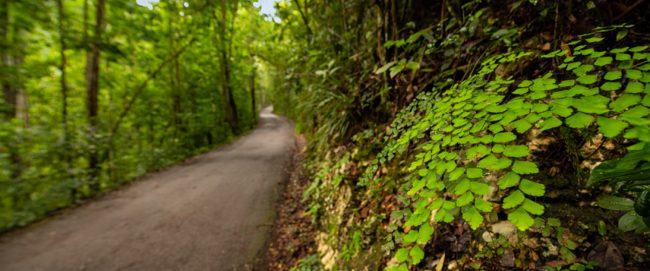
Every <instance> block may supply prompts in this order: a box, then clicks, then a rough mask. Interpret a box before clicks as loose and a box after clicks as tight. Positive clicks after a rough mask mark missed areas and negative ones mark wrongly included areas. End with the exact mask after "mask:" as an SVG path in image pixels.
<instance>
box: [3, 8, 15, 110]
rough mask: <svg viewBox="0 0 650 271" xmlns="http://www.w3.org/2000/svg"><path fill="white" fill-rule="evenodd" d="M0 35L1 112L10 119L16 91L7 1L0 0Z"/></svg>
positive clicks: (13, 108)
mask: <svg viewBox="0 0 650 271" xmlns="http://www.w3.org/2000/svg"><path fill="white" fill-rule="evenodd" d="M0 1H2V2H0V35H2V44H0V50H2V51H0V58H2V59H1V60H0V61H2V64H1V65H2V76H0V80H1V81H2V82H1V84H2V94H3V97H4V101H5V105H4V107H5V108H3V110H2V111H3V113H4V116H5V119H7V120H10V119H13V118H14V117H15V116H16V93H15V90H14V88H13V87H12V79H13V78H14V76H13V74H14V72H13V71H11V70H12V66H13V65H12V54H11V49H10V48H11V47H12V46H11V41H10V35H9V34H10V33H9V1H10V0H0Z"/></svg>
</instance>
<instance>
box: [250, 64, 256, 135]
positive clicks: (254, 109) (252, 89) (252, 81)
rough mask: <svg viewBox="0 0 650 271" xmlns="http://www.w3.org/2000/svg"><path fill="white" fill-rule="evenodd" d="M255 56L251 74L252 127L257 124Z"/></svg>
mask: <svg viewBox="0 0 650 271" xmlns="http://www.w3.org/2000/svg"><path fill="white" fill-rule="evenodd" d="M256 72H257V71H256V68H255V55H253V71H252V73H251V112H252V113H253V125H255V123H256V122H257V104H256V103H255V76H256V74H255V73H256Z"/></svg>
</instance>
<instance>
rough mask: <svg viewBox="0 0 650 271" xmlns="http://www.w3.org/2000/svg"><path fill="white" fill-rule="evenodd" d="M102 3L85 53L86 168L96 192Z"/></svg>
mask: <svg viewBox="0 0 650 271" xmlns="http://www.w3.org/2000/svg"><path fill="white" fill-rule="evenodd" d="M104 5H105V0H97V4H96V7H95V12H96V15H95V27H94V28H95V29H94V35H93V40H92V42H91V44H90V48H89V50H88V53H87V55H86V95H87V100H86V107H87V114H88V124H89V138H90V141H91V147H90V151H89V157H88V168H89V170H90V176H89V177H90V188H91V190H92V191H93V192H98V191H99V189H100V186H99V180H98V178H99V156H98V150H97V149H98V146H97V145H98V144H97V143H98V142H97V140H96V134H97V121H98V120H97V115H98V111H99V104H98V96H99V60H100V52H101V50H100V41H101V35H102V30H103V25H104Z"/></svg>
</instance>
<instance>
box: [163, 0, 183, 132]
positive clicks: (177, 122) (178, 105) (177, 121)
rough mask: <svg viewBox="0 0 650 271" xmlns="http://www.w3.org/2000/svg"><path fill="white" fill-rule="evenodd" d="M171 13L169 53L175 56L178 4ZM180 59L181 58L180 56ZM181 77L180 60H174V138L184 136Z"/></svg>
mask: <svg viewBox="0 0 650 271" xmlns="http://www.w3.org/2000/svg"><path fill="white" fill-rule="evenodd" d="M168 8H169V9H168V11H169V20H168V24H167V27H168V33H169V52H170V54H173V52H175V51H176V42H175V39H176V30H175V29H174V25H175V21H176V12H178V11H177V10H176V3H175V2H171V3H169V6H168ZM179 57H180V56H179ZM180 77H181V75H180V66H179V61H178V58H174V59H173V60H172V63H171V65H170V66H169V81H170V90H171V96H172V123H173V125H174V137H177V136H178V135H179V134H183V132H184V128H183V126H184V125H183V120H182V117H181V116H182V109H183V108H182V97H181V89H180V85H181V84H180V82H181V78H180Z"/></svg>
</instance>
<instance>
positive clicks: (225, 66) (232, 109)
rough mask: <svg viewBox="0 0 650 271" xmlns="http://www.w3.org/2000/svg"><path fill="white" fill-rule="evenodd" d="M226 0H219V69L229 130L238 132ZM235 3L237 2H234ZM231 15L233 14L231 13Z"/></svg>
mask: <svg viewBox="0 0 650 271" xmlns="http://www.w3.org/2000/svg"><path fill="white" fill-rule="evenodd" d="M226 2H227V0H221V25H220V28H221V29H220V30H221V31H220V32H221V46H220V47H221V69H222V71H223V78H222V91H223V96H224V102H225V108H226V120H227V121H228V124H229V125H230V128H231V131H232V132H233V133H235V134H239V117H238V115H237V104H236V103H235V98H234V97H233V93H232V86H231V82H230V54H229V52H228V51H229V50H228V48H229V46H230V42H231V41H230V40H229V39H228V37H227V30H228V20H227V14H228V7H227V4H226ZM236 4H237V3H236ZM233 16H235V15H234V14H233Z"/></svg>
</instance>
